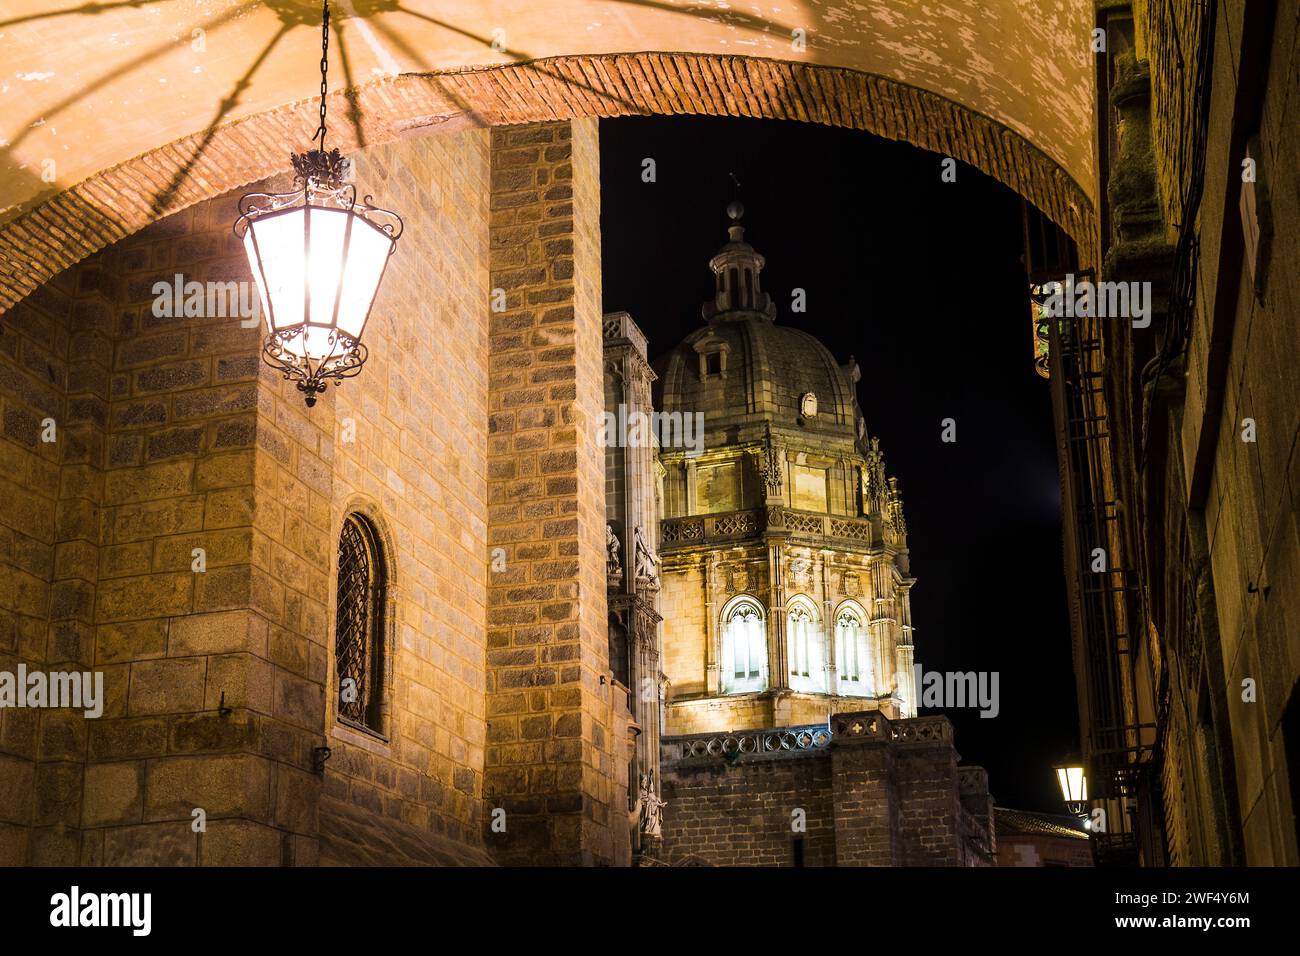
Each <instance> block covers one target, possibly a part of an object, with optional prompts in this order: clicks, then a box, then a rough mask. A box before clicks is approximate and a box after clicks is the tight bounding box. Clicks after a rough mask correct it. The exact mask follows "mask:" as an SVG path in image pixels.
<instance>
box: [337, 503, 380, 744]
mask: <svg viewBox="0 0 1300 956" xmlns="http://www.w3.org/2000/svg"><path fill="white" fill-rule="evenodd" d="M381 575H382V564H381V562H380V560H379V553H378V548H377V545H376V541H375V537H374V534H373V533H372V532H371V530H370V529H369V528H368V527H367V526H366V525H365V523H364V521H363V519H361V518H358V517H357V516H356V515H350V516H349V517H348V518H347V519H346V520H345V521H344V522H343V530H342V532H341V533H340V535H339V576H338V610H337V612H336V620H335V645H334V655H335V665H336V667H335V669H336V671H337V679H338V685H339V711H338V712H339V715H340V716H341V717H344V718H346V719H347V720H350V721H352V722H353V723H356V724H360V725H362V726H364V727H369V728H370V729H372V730H378V729H379V727H378V724H379V708H378V703H379V697H378V689H377V686H376V685H377V682H378V681H379V679H380V674H379V649H380V645H381V643H382V632H381V627H382V614H383V609H382V607H381V599H382V594H383V589H382V580H381ZM349 680H350V681H351V682H352V683H351V684H350V685H349V684H347V683H346V682H348V681H349Z"/></svg>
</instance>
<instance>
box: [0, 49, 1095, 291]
mask: <svg viewBox="0 0 1300 956" xmlns="http://www.w3.org/2000/svg"><path fill="white" fill-rule="evenodd" d="M330 100H331V106H332V107H333V109H334V115H336V116H338V115H344V116H347V117H349V120H348V121H347V122H342V121H339V122H337V123H336V124H335V126H336V131H335V132H334V134H333V138H332V140H331V145H336V146H339V147H341V148H343V149H344V150H355V149H357V148H358V147H359V146H370V145H379V144H382V143H385V142H391V141H393V140H395V139H399V138H403V137H408V136H414V135H422V134H427V133H432V132H439V131H448V130H452V129H456V128H460V127H463V126H467V125H469V126H495V125H512V124H521V123H531V122H544V121H553V120H561V119H569V118H575V117H581V116H588V117H590V116H597V117H614V116H629V115H673V114H697V115H715V116H744V117H756V118H769V119H786V120H798V121H803V122H812V123H822V124H827V125H833V126H844V127H849V128H853V129H861V130H865V131H867V132H871V133H874V134H876V135H880V136H884V137H886V138H889V139H897V140H904V141H907V142H910V143H912V144H914V145H916V146H919V147H921V148H923V149H927V150H932V151H934V152H936V153H938V154H941V155H944V156H951V157H954V158H956V159H958V160H961V161H962V162H964V163H968V164H970V165H972V166H974V167H976V168H978V169H980V170H982V171H983V172H985V173H987V174H989V175H990V176H992V177H994V178H995V179H997V180H999V181H1000V182H1002V183H1004V184H1005V185H1007V186H1009V187H1010V188H1011V189H1013V190H1014V191H1016V192H1017V193H1019V194H1020V195H1021V196H1023V197H1024V198H1026V199H1027V200H1029V201H1030V202H1032V203H1033V204H1034V205H1035V206H1037V207H1038V208H1039V209H1041V210H1042V211H1043V212H1045V213H1046V214H1047V215H1048V216H1049V217H1050V218H1051V219H1052V220H1053V221H1055V222H1056V223H1058V224H1059V225H1060V226H1062V228H1064V229H1065V230H1066V232H1068V233H1069V234H1070V235H1071V236H1072V237H1073V238H1074V239H1075V240H1076V242H1077V243H1078V245H1079V249H1080V258H1081V260H1083V261H1085V262H1087V261H1091V260H1092V259H1093V258H1095V252H1094V250H1095V241H1094V230H1095V227H1094V212H1093V205H1092V202H1091V201H1090V199H1089V198H1088V194H1087V192H1086V191H1085V189H1084V188H1083V186H1081V184H1080V183H1078V182H1077V181H1076V180H1075V179H1074V178H1072V177H1071V175H1070V174H1069V173H1068V172H1067V171H1066V170H1065V169H1063V168H1062V167H1061V165H1060V164H1059V163H1057V162H1056V161H1054V160H1053V159H1052V158H1051V157H1049V156H1048V155H1047V154H1046V153H1045V152H1044V151H1043V150H1042V149H1040V148H1039V147H1038V146H1036V145H1035V144H1034V143H1032V142H1030V141H1029V140H1028V139H1027V138H1026V137H1025V136H1023V135H1021V134H1020V133H1017V132H1015V131H1013V130H1012V129H1010V128H1009V127H1008V126H1006V125H1004V124H1002V123H999V122H997V121H995V120H993V119H990V118H989V117H988V116H986V115H984V114H982V113H980V112H977V111H975V110H973V109H970V108H968V107H966V106H964V105H962V104H961V103H958V102H956V101H954V100H952V99H948V98H946V97H944V96H941V95H939V94H937V93H934V92H931V91H929V90H925V89H921V88H918V87H915V86H911V85H909V84H906V83H903V82H900V81H897V80H893V79H889V78H887V77H883V76H878V75H873V74H868V73H864V72H860V71H857V70H852V69H845V68H840V67H834V66H817V65H810V64H805V63H794V62H786V61H779V60H772V59H766V58H760V57H753V58H751V57H743V56H724V55H711V54H696V53H620V54H605V55H599V56H561V57H555V58H550V59H544V60H535V61H527V62H522V63H515V64H509V65H502V66H495V67H488V68H473V69H464V70H453V71H448V72H440V73H422V74H403V75H400V76H396V77H392V78H389V79H384V80H379V81H376V82H374V83H370V84H367V85H364V86H361V87H359V88H356V89H352V90H349V91H348V92H346V93H339V94H334V95H333V96H331V97H330ZM316 110H317V101H307V102H301V103H296V104H293V105H290V106H285V107H282V108H279V109H274V110H270V111H267V112H263V113H260V114H257V115H254V116H249V117H247V118H244V119H240V120H236V121H234V122H231V123H229V124H227V125H223V126H219V127H216V128H215V129H209V130H206V131H204V132H200V133H195V134H192V135H190V136H186V137H183V138H181V139H178V140H176V141H174V142H170V143H167V144H165V145H162V146H158V147H156V148H154V149H152V150H149V151H148V152H145V153H143V154H142V155H139V156H137V157H135V158H134V159H131V160H129V161H127V162H123V163H120V164H118V165H116V166H113V167H111V168H109V169H106V170H103V171H101V172H98V173H96V174H94V175H91V176H90V177H89V178H87V179H85V180H83V181H82V182H80V183H78V184H76V185H75V186H72V187H71V188H68V189H66V190H64V191H62V192H58V193H57V194H55V195H53V196H52V197H50V198H48V199H46V200H45V201H43V202H41V203H40V204H39V205H36V206H35V207H34V208H31V209H29V210H28V211H26V212H24V213H23V214H21V215H19V216H18V217H17V218H15V219H13V220H11V221H10V222H9V223H7V224H6V225H4V226H0V314H2V313H3V312H5V311H7V310H8V309H9V308H11V307H12V306H14V305H15V304H17V303H18V302H19V301H21V300H22V299H23V298H24V297H25V296H27V295H28V294H30V293H31V292H32V291H34V290H35V289H36V288H38V287H39V286H40V285H41V284H42V283H44V282H45V281H47V280H48V279H50V278H51V277H53V276H54V275H56V274H57V273H59V272H60V271H62V270H63V269H66V268H68V267H69V266H71V265H73V264H75V263H77V262H79V261H80V260H81V259H83V258H85V257H86V256H88V255H90V254H92V253H94V252H96V251H98V250H100V249H102V248H104V247H106V246H108V245H110V244H112V243H113V242H115V241H117V240H119V239H121V238H123V237H125V236H128V235H130V234H132V233H134V232H136V231H137V230H139V229H141V228H143V227H144V226H146V225H148V224H149V223H151V222H153V221H156V220H158V219H160V218H163V217H164V216H167V215H170V214H171V213H174V212H177V211H179V210H181V209H184V208H186V207H188V206H190V205H192V204H194V203H196V202H199V201H202V200H204V199H208V198H211V197H213V196H217V195H220V194H222V193H224V192H227V191H229V190H232V189H235V188H237V187H239V186H242V185H245V184H247V183H250V182H254V181H257V180H259V179H262V178H265V177H266V176H268V175H271V174H274V173H276V172H280V171H283V170H284V169H285V168H287V159H288V157H287V155H286V154H287V151H288V149H289V148H291V147H292V146H293V145H297V144H300V141H302V140H303V135H302V132H303V130H305V129H309V128H310V126H311V124H312V123H314V122H315V120H316V116H315V114H316ZM232 221H233V217H232Z"/></svg>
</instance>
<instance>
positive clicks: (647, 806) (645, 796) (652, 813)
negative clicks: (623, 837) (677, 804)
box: [638, 773, 668, 837]
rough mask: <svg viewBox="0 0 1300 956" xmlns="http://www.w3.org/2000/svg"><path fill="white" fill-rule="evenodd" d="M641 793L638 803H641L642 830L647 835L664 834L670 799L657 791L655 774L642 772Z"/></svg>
mask: <svg viewBox="0 0 1300 956" xmlns="http://www.w3.org/2000/svg"><path fill="white" fill-rule="evenodd" d="M640 789H641V794H640V799H639V800H638V803H640V805H641V832H642V833H644V834H645V835H646V836H653V837H657V836H662V835H663V825H664V807H666V806H668V801H667V800H663V799H661V798H660V796H659V794H657V793H655V779H654V775H653V774H649V773H643V774H641V788H640Z"/></svg>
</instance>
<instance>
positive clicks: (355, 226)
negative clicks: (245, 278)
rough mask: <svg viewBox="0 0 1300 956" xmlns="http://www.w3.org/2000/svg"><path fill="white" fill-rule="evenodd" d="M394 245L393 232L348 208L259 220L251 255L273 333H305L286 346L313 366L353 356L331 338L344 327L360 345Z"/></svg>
mask: <svg viewBox="0 0 1300 956" xmlns="http://www.w3.org/2000/svg"><path fill="white" fill-rule="evenodd" d="M309 223H310V233H308V231H307V227H308V224H309ZM349 224H350V228H349ZM393 244H394V240H393V238H392V236H390V235H389V234H388V233H386V232H385V231H383V230H382V229H380V228H379V227H377V226H375V225H373V224H372V223H369V222H367V221H366V220H365V219H363V218H361V217H360V216H358V215H356V214H354V213H352V212H350V211H348V210H343V209H329V208H324V207H320V206H305V207H298V208H294V209H287V210H283V211H279V212H275V213H270V214H267V215H264V216H261V217H258V218H257V219H254V220H253V221H252V222H250V223H249V227H248V231H247V233H246V234H245V236H244V248H245V251H246V253H247V254H248V258H249V262H250V263H252V264H253V267H254V270H253V271H254V278H255V279H256V280H257V286H258V291H259V292H260V294H261V296H262V308H263V312H264V313H265V314H266V319H267V329H268V330H269V331H271V332H277V331H282V330H285V329H290V328H295V327H299V326H301V327H302V329H301V331H300V333H299V334H298V335H295V336H291V337H288V338H285V339H283V340H282V343H281V344H282V347H283V348H284V349H285V350H286V351H288V352H290V353H292V354H294V355H300V356H306V357H308V358H310V359H312V360H313V361H324V360H328V359H330V358H332V357H335V356H338V355H343V354H344V353H345V352H346V351H347V349H346V348H345V347H344V346H343V344H342V343H341V342H338V341H337V340H336V341H331V332H332V331H333V330H334V328H336V327H337V328H338V329H339V330H340V331H342V332H344V333H346V334H347V335H350V336H352V338H354V339H360V338H361V333H362V332H363V331H364V329H365V324H366V318H367V316H368V315H369V312H370V307H371V303H372V302H373V301H374V297H375V293H376V291H377V290H378V288H379V280H380V278H381V277H382V276H383V272H384V265H385V263H386V261H387V258H388V255H389V253H390V252H391V250H392V247H393ZM304 268H305V271H306V274H307V280H306V282H305V283H304V281H303V273H304ZM305 290H306V291H309V293H310V296H311V303H310V314H306V313H305V309H306V303H305V302H304V299H303V294H304V291H305ZM336 300H337V303H338V314H337V326H336V324H335V319H336V316H335V302H336ZM304 320H305V322H304Z"/></svg>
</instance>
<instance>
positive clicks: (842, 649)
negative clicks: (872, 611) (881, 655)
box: [835, 604, 876, 697]
mask: <svg viewBox="0 0 1300 956" xmlns="http://www.w3.org/2000/svg"><path fill="white" fill-rule="evenodd" d="M835 659H836V663H837V664H838V666H839V685H840V686H839V692H840V693H841V694H846V695H849V696H853V697H874V696H875V686H876V674H875V666H874V655H873V654H872V652H871V640H870V637H869V636H868V634H867V628H866V615H865V614H864V613H863V611H862V609H861V608H860V607H858V606H857V605H856V604H846V605H844V606H843V607H841V608H840V612H839V615H838V616H837V617H836V619H835Z"/></svg>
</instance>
